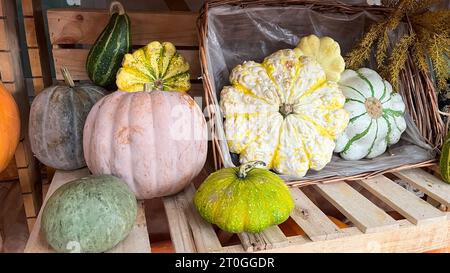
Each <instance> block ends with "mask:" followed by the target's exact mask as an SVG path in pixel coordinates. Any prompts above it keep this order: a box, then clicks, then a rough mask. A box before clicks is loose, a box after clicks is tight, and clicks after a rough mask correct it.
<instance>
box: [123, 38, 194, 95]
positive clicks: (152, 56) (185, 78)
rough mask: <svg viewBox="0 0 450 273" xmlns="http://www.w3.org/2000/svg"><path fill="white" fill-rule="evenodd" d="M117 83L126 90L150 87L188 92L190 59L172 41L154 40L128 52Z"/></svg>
mask: <svg viewBox="0 0 450 273" xmlns="http://www.w3.org/2000/svg"><path fill="white" fill-rule="evenodd" d="M116 83H117V87H118V88H119V90H122V91H127V92H139V91H143V90H144V86H147V87H148V88H150V89H151V90H159V91H178V92H187V91H189V89H190V88H191V83H190V75H189V63H188V62H187V61H186V60H185V59H184V57H183V56H182V55H181V54H180V53H179V52H177V49H176V48H175V46H174V45H173V44H172V43H169V42H164V43H160V42H151V43H150V44H148V45H146V46H145V47H143V48H140V49H138V50H136V51H135V52H134V53H133V54H126V55H125V57H124V60H123V64H122V68H120V70H119V72H118V73H117V81H116Z"/></svg>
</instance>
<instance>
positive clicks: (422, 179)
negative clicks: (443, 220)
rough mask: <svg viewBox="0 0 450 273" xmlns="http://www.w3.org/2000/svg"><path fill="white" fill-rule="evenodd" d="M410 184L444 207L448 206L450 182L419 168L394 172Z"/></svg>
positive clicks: (449, 203)
mask: <svg viewBox="0 0 450 273" xmlns="http://www.w3.org/2000/svg"><path fill="white" fill-rule="evenodd" d="M394 174H395V175H396V176H398V177H400V178H401V179H404V180H405V181H406V182H408V183H410V184H411V185H412V186H414V187H416V188H417V189H419V190H421V191H422V192H424V193H426V194H427V195H429V196H431V197H432V198H433V199H435V200H436V201H438V202H441V204H443V205H444V206H446V207H449V206H450V184H447V183H445V182H444V181H442V180H441V179H439V178H437V177H435V176H433V175H432V174H429V173H427V172H425V171H423V170H421V169H413V170H406V171H401V172H396V173H394Z"/></svg>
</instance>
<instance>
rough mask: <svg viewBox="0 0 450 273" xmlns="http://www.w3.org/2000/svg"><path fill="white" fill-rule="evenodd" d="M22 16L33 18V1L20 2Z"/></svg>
mask: <svg viewBox="0 0 450 273" xmlns="http://www.w3.org/2000/svg"><path fill="white" fill-rule="evenodd" d="M22 12H23V16H33V0H22Z"/></svg>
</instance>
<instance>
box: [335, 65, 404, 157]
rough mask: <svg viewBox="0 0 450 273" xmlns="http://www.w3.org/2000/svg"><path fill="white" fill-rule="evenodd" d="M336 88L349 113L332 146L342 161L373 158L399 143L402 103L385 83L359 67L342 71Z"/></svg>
mask: <svg viewBox="0 0 450 273" xmlns="http://www.w3.org/2000/svg"><path fill="white" fill-rule="evenodd" d="M339 86H340V88H341V90H342V91H343V93H344V95H345V97H346V98H347V100H346V103H345V109H347V111H348V112H349V113H350V123H349V126H348V127H347V129H346V130H345V131H344V133H343V134H342V135H341V136H340V137H339V138H338V140H337V144H336V150H335V151H336V152H338V153H340V155H341V157H342V158H344V159H346V160H360V159H363V158H374V157H377V156H379V155H381V154H383V153H384V152H385V151H386V149H387V146H388V145H392V144H395V143H397V142H398V141H399V140H400V137H401V135H402V133H403V132H404V131H405V130H406V122H405V118H404V115H405V104H404V103H403V100H402V97H401V96H400V95H399V94H397V93H394V92H393V91H392V86H391V84H390V83H389V82H387V81H385V80H383V79H382V78H381V77H380V75H378V73H377V72H375V71H374V70H371V69H368V68H361V69H359V70H358V71H353V70H346V71H345V72H344V73H343V74H342V78H341V81H340V82H339Z"/></svg>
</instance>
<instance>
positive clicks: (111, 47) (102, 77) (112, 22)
mask: <svg viewBox="0 0 450 273" xmlns="http://www.w3.org/2000/svg"><path fill="white" fill-rule="evenodd" d="M110 14H111V17H110V19H109V22H108V24H107V25H106V27H105V29H104V30H103V31H102V33H101V34H100V36H99V37H98V38H97V41H95V43H94V45H93V46H92V48H91V50H90V51H89V55H88V57H87V61H86V71H87V73H88V76H89V78H90V79H91V81H92V82H93V83H95V84H96V85H99V86H103V87H106V88H108V89H114V88H115V81H116V74H117V71H118V70H119V68H120V65H121V64H122V60H123V57H124V56H125V54H126V53H128V52H130V51H131V34H130V32H131V30H130V29H131V27H130V18H129V17H128V15H127V14H126V12H125V10H124V8H123V6H122V4H120V3H119V2H117V1H115V2H112V3H111V7H110Z"/></svg>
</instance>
